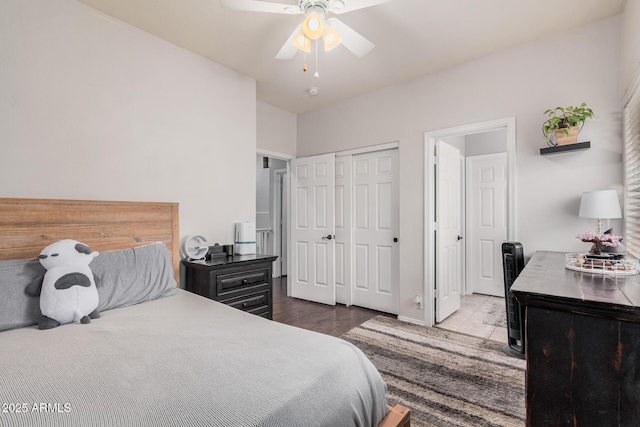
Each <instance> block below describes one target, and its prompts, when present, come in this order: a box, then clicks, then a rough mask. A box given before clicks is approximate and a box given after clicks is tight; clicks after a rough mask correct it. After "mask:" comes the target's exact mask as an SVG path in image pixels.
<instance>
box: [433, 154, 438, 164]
mask: <svg viewBox="0 0 640 427" xmlns="http://www.w3.org/2000/svg"><path fill="white" fill-rule="evenodd" d="M433 164H434V165H437V164H438V156H433Z"/></svg>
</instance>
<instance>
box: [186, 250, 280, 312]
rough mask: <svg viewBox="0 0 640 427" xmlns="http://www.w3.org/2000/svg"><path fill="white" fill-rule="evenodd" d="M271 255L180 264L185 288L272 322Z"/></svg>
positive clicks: (275, 257)
mask: <svg viewBox="0 0 640 427" xmlns="http://www.w3.org/2000/svg"><path fill="white" fill-rule="evenodd" d="M277 258H278V257H277V256H273V255H235V256H233V257H225V258H217V259H216V258H214V259H212V260H208V261H204V260H203V261H182V264H183V265H184V266H185V289H186V290H187V291H189V292H193V293H195V294H198V295H202V296H204V297H207V298H210V299H212V300H215V301H218V302H221V303H223V304H226V305H229V306H231V307H234V308H237V309H239V310H242V311H246V312H247V313H252V314H255V315H258V316H262V317H266V318H267V319H273V279H272V277H271V274H272V263H273V261H275V260H276V259H277Z"/></svg>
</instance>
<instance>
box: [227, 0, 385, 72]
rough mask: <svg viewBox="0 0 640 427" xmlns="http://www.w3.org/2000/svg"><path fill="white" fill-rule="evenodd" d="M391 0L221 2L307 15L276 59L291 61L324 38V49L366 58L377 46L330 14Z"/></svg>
mask: <svg viewBox="0 0 640 427" xmlns="http://www.w3.org/2000/svg"><path fill="white" fill-rule="evenodd" d="M390 1H392V0H296V2H297V4H296V5H291V4H283V3H272V2H268V1H261V0H220V2H221V4H222V7H224V8H226V9H234V10H244V11H252V12H269V13H282V14H289V15H305V19H304V21H303V22H302V23H301V24H300V25H298V26H297V27H296V29H295V30H294V31H293V33H291V36H289V38H288V39H287V41H286V42H285V44H284V45H283V46H282V48H281V49H280V51H279V52H278V54H277V55H276V59H291V58H293V57H294V56H295V54H296V53H297V52H298V50H302V51H304V52H310V51H311V41H312V40H317V39H319V38H321V37H322V40H323V42H324V49H325V50H326V51H329V50H331V49H334V48H335V47H337V46H339V45H340V44H342V45H343V46H344V47H346V48H347V49H349V50H350V51H351V52H353V54H354V55H356V56H357V57H358V58H360V57H362V56H364V55H366V54H367V53H368V52H369V51H370V50H371V49H373V47H374V44H373V43H371V42H370V41H369V40H367V39H366V38H364V37H363V36H362V35H360V34H359V33H357V32H356V31H355V30H353V29H352V28H351V27H349V26H348V25H346V24H345V23H343V22H342V21H340V20H338V19H337V18H327V14H330V13H332V14H336V15H339V14H342V13H347V12H351V11H354V10H358V9H364V8H366V7H370V6H376V5H378V4H382V3H387V2H390Z"/></svg>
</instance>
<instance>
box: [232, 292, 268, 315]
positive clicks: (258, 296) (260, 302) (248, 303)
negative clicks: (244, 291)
mask: <svg viewBox="0 0 640 427" xmlns="http://www.w3.org/2000/svg"><path fill="white" fill-rule="evenodd" d="M269 294H270V292H269V290H264V291H262V292H256V293H254V294H249V295H243V296H242V297H238V298H233V299H231V300H225V301H221V302H223V303H224V304H227V305H228V306H230V307H233V308H237V309H238V310H242V311H248V312H249V313H254V314H259V313H261V312H264V311H266V312H268V311H269V296H270V295H269Z"/></svg>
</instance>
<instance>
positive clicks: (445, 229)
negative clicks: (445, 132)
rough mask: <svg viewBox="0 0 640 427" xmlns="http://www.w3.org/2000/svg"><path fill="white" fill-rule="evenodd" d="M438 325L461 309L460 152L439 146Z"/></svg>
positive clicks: (437, 150)
mask: <svg viewBox="0 0 640 427" xmlns="http://www.w3.org/2000/svg"><path fill="white" fill-rule="evenodd" d="M436 156H437V162H436V178H435V179H436V194H435V198H436V201H435V205H436V222H437V227H436V299H435V300H436V322H442V321H443V320H444V319H446V318H447V317H448V316H450V315H451V314H452V313H454V312H455V311H456V310H458V309H460V293H461V289H462V276H461V263H462V244H461V242H460V239H461V237H462V236H461V230H460V224H461V209H460V205H461V200H460V189H461V182H460V150H458V149H457V148H455V147H452V146H451V145H449V144H447V143H445V142H444V141H442V140H438V141H437V142H436Z"/></svg>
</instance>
